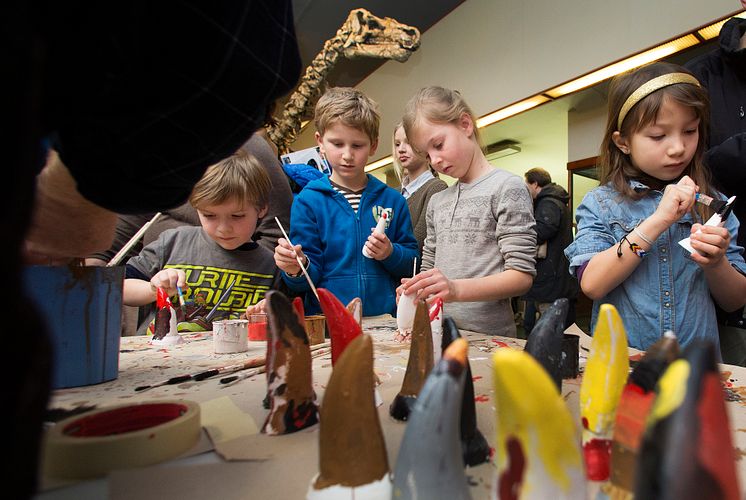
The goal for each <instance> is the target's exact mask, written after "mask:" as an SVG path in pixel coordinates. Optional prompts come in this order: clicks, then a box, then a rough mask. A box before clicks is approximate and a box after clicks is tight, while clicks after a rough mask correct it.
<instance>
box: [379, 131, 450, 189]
mask: <svg viewBox="0 0 746 500" xmlns="http://www.w3.org/2000/svg"><path fill="white" fill-rule="evenodd" d="M399 129H404V124H403V123H402V122H399V123H397V124H396V125H394V132H393V133H392V134H391V153H392V155H391V157H392V158H393V162H392V163H393V164H394V172H395V173H396V176H397V177H398V178H399V182H400V183H401V180H402V178H403V177H404V167H403V166H402V164H401V163H400V162H399V157H398V155H397V154H396V149H397V148H396V131H397V130H399ZM404 134H405V135H406V131H405V132H404ZM407 143H408V144H409V147H410V148H412V152H413V153H414V154H416V155H417V156H419V157H420V158H423V160H424V161H425V162H427V167H428V168H429V169H430V173H431V174H433V175H434V176H435V177H440V176H439V175H438V172H437V171H436V170H435V169H434V168H433V166H432V165H430V162H428V161H427V158H426V157H423V156H422V155H421V154H420V153H419V151H415V149H414V146H412V143H411V142H409V138H407Z"/></svg>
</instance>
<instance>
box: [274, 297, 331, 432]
mask: <svg viewBox="0 0 746 500" xmlns="http://www.w3.org/2000/svg"><path fill="white" fill-rule="evenodd" d="M267 323H268V326H269V340H268V341H267V342H268V343H269V342H271V343H272V348H271V351H270V358H271V359H270V362H269V364H268V365H267V368H268V371H270V373H269V377H268V379H267V382H268V392H269V400H270V404H269V415H267V420H265V422H264V426H263V427H262V432H265V433H267V434H270V435H275V434H287V433H290V432H295V431H299V430H301V429H305V428H306V427H309V426H311V425H314V424H315V423H316V422H318V410H317V408H316V403H314V401H315V400H316V394H315V393H314V392H313V388H312V379H311V351H310V350H309V345H308V336H306V330H305V328H304V325H303V321H301V320H300V319H299V318H298V314H297V312H296V311H295V309H294V308H293V306H292V305H291V303H290V301H289V300H288V299H287V297H285V296H284V295H283V294H282V293H280V292H276V291H270V292H267Z"/></svg>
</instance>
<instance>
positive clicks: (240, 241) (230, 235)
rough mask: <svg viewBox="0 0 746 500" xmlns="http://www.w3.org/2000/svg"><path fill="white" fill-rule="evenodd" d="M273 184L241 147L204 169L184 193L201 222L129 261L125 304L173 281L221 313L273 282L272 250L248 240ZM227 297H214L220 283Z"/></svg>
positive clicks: (236, 311) (138, 302) (168, 234)
mask: <svg viewBox="0 0 746 500" xmlns="http://www.w3.org/2000/svg"><path fill="white" fill-rule="evenodd" d="M270 189H271V183H270V180H269V177H268V176H267V173H266V171H265V170H264V168H262V166H261V165H259V163H258V162H257V161H256V159H255V158H254V157H253V156H251V155H249V154H247V153H245V152H239V153H237V154H235V155H234V156H231V157H230V158H227V159H225V160H223V161H221V162H219V163H217V164H215V165H213V166H212V167H210V168H209V169H208V170H207V172H205V175H204V177H202V179H201V180H200V181H199V182H198V183H197V185H196V186H195V187H194V190H193V191H192V194H191V196H190V197H189V202H190V203H191V204H192V206H194V208H195V209H196V210H197V214H198V215H199V220H200V225H201V227H180V228H176V229H172V230H168V231H165V232H163V233H162V234H161V235H160V237H159V238H158V239H157V240H156V241H154V242H153V243H151V244H150V245H148V246H146V247H145V248H143V250H142V252H141V253H140V255H138V256H137V257H133V258H131V259H130V260H129V261H128V262H127V270H126V279H125V282H124V303H125V304H126V305H129V306H142V305H146V304H150V303H152V302H154V301H155V299H156V290H157V289H158V288H159V287H161V288H164V289H165V290H166V292H167V293H168V294H169V295H170V296H174V295H176V294H177V286H178V287H180V288H181V289H182V290H183V291H184V295H185V298H187V299H189V298H192V299H194V300H195V301H198V302H202V301H204V304H205V306H206V309H207V310H208V311H209V310H211V309H213V308H215V307H218V308H219V311H220V313H219V314H218V315H217V316H216V319H219V318H220V317H237V316H240V315H241V314H242V313H243V312H244V311H245V310H246V308H247V307H248V306H250V305H253V304H256V303H257V302H259V301H260V300H261V299H262V298H263V297H264V294H265V292H266V291H267V290H269V289H272V288H277V285H278V284H279V280H278V278H279V272H278V270H277V266H276V265H275V263H274V257H273V254H272V252H270V251H269V250H267V249H265V248H263V247H261V246H259V245H257V244H256V243H255V242H254V241H252V235H253V234H254V231H255V229H256V226H257V222H258V220H259V219H260V218H261V217H262V216H264V215H265V214H266V212H267V205H268V199H269V192H270ZM232 282H233V283H234V285H233V289H232V291H231V293H230V296H229V297H228V298H226V299H225V300H224V301H222V302H221V303H220V304H218V300H219V298H220V296H221V294H222V293H223V292H224V291H225V289H226V288H227V287H228V286H229V285H230V283H232Z"/></svg>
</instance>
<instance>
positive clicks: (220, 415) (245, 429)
mask: <svg viewBox="0 0 746 500" xmlns="http://www.w3.org/2000/svg"><path fill="white" fill-rule="evenodd" d="M200 407H201V410H202V427H204V428H205V430H206V431H207V434H208V435H209V436H210V439H211V440H212V443H213V445H214V446H215V451H216V452H217V453H218V454H219V455H220V456H221V457H223V458H224V459H225V460H262V459H266V458H269V457H270V456H271V454H268V453H267V452H266V451H264V447H253V446H251V447H250V446H246V445H245V444H244V443H245V440H246V439H247V438H249V437H250V436H254V435H257V434H259V427H258V426H257V425H256V422H255V421H254V419H253V417H252V416H251V415H249V414H248V413H245V412H243V411H241V409H239V408H238V407H237V406H236V405H235V404H234V403H233V401H232V400H231V398H229V397H227V396H223V397H220V398H216V399H211V400H210V401H206V402H204V403H202V404H200Z"/></svg>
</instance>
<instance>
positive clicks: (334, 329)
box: [318, 288, 363, 365]
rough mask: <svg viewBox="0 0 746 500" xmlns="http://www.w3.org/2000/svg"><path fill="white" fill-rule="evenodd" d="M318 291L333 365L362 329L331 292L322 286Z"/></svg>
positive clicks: (360, 333)
mask: <svg viewBox="0 0 746 500" xmlns="http://www.w3.org/2000/svg"><path fill="white" fill-rule="evenodd" d="M318 292H319V303H320V304H321V309H322V310H323V311H324V316H326V326H327V327H328V328H329V337H330V338H331V343H332V365H335V364H336V363H337V360H338V359H339V357H340V356H341V355H342V352H343V351H344V350H345V348H346V347H347V345H348V344H349V343H350V342H352V341H353V340H354V339H355V338H356V337H358V336H359V335H362V333H363V330H362V328H361V326H360V324H359V323H358V322H357V321H356V320H355V317H354V316H353V315H352V314H350V311H348V310H347V308H346V307H345V306H344V305H342V303H341V302H340V301H339V299H338V298H337V297H335V296H334V294H333V293H332V292H330V291H329V290H326V289H324V288H319V289H318Z"/></svg>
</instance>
